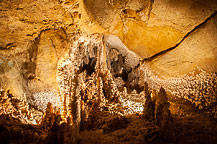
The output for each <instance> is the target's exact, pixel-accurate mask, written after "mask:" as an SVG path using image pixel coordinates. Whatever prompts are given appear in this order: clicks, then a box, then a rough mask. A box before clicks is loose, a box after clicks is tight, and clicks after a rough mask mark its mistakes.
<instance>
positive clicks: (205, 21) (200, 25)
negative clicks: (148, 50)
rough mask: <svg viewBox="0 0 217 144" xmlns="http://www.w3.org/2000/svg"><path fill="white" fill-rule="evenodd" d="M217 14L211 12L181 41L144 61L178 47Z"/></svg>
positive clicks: (144, 60) (145, 59)
mask: <svg viewBox="0 0 217 144" xmlns="http://www.w3.org/2000/svg"><path fill="white" fill-rule="evenodd" d="M216 14H217V11H215V12H214V13H213V14H211V15H210V16H209V17H208V18H207V19H206V20H204V21H203V22H202V23H200V24H199V25H197V26H196V27H195V28H193V29H192V30H191V31H189V32H188V33H187V34H186V35H185V36H184V37H183V38H182V40H181V41H180V42H178V43H177V44H176V45H175V46H173V47H170V48H168V49H166V50H163V51H161V52H159V53H156V54H155V55H153V56H151V57H148V58H144V59H143V60H141V62H142V63H144V62H146V61H152V60H154V59H155V58H157V57H158V56H160V55H163V54H165V53H167V52H169V51H171V50H173V49H175V48H177V47H178V46H179V45H180V44H181V43H182V42H183V41H184V40H185V39H186V38H187V37H188V36H189V35H190V34H192V33H193V32H195V31H196V30H197V29H199V28H200V27H202V26H203V25H204V24H206V23H207V22H208V21H209V20H210V19H211V18H213V17H214V16H215V15H216ZM139 65H140V64H138V65H137V67H138V66H139Z"/></svg>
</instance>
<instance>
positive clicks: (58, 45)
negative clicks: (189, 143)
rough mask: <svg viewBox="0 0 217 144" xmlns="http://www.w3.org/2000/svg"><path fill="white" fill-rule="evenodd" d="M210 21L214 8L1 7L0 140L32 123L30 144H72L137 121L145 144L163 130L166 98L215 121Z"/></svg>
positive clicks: (151, 3) (94, 0)
mask: <svg viewBox="0 0 217 144" xmlns="http://www.w3.org/2000/svg"><path fill="white" fill-rule="evenodd" d="M216 14H217V2H216V1H215V0H206V1H202V0H189V1H186V0H143V1H141V0H121V1H119V0H108V1H104V0H52V1H50V0H17V1H13V0H9V1H8V0H0V116H1V115H2V116H5V115H6V117H7V118H9V119H10V120H5V119H4V118H2V117H1V118H2V119H3V122H2V124H4V123H8V125H9V127H7V126H3V130H4V131H5V133H3V135H4V134H6V135H9V136H8V137H10V138H11V137H13V136H11V135H13V134H11V133H10V132H9V131H10V130H11V131H12V133H13V132H14V133H16V132H17V131H19V129H21V132H23V130H24V129H22V128H21V126H22V125H31V126H30V127H29V126H27V127H25V128H26V129H28V130H29V129H31V127H32V126H35V127H34V129H35V131H34V132H35V133H36V135H34V136H33V137H34V139H35V140H36V143H37V142H39V143H40V142H44V143H46V142H47V143H53V140H52V137H55V141H61V142H63V141H64V142H66V143H67V142H69V143H70V142H73V143H77V142H78V141H79V136H80V134H81V132H83V131H84V130H92V129H94V128H98V129H102V130H103V133H104V134H105V135H106V134H107V133H113V134H115V133H116V132H117V131H119V129H120V131H121V129H125V130H126V131H128V130H127V129H128V128H129V127H131V128H132V125H130V123H131V124H132V123H133V124H135V123H137V121H135V122H134V118H135V117H136V118H135V119H136V120H138V119H139V120H140V114H142V113H143V114H144V117H145V118H146V120H145V122H144V123H143V124H141V123H139V122H138V124H139V125H140V124H141V128H144V127H147V125H146V122H147V123H150V125H151V126H150V127H149V126H148V130H147V131H146V130H144V129H143V130H142V129H138V130H135V131H136V132H138V133H143V134H144V133H145V134H144V135H146V136H147V137H146V136H142V137H146V138H145V139H148V142H150V141H152V140H153V139H155V138H154V137H155V136H156V135H157V134H156V133H158V131H157V130H156V126H157V127H159V128H160V129H166V127H167V126H169V125H170V122H171V121H170V118H171V116H170V115H171V114H170V110H169V109H172V108H171V107H173V105H170V103H169V102H168V99H173V100H174V99H175V100H177V99H183V100H186V101H187V102H189V103H190V104H192V105H193V107H194V108H195V109H198V110H200V111H202V112H203V113H205V114H206V115H209V116H211V117H212V118H217V105H216V104H217V83H216V82H217V63H216V58H217V48H216V46H217V36H216V33H217V16H216ZM148 85H149V87H148ZM161 87H163V88H164V89H163V88H161ZM156 91H159V93H158V94H157V93H156ZM175 100H174V101H175ZM143 105H144V106H143ZM171 113H172V111H171ZM128 115H133V117H130V118H129V117H127V116H128ZM134 115H135V116H134ZM108 117H110V118H109V119H108V120H105V119H107V118H108ZM4 120H5V122H4ZM143 120H144V119H143V118H142V121H143ZM0 121H1V120H0ZM13 121H15V123H16V122H18V130H12V129H13V128H11V127H13V126H12V125H13V124H14V123H13ZM105 123H108V124H105ZM118 123H123V125H120V126H119V125H118ZM152 125H153V127H152ZM43 126H44V127H43ZM116 127H118V129H116ZM64 129H67V130H64ZM150 129H151V131H152V130H153V131H155V132H154V136H152V134H153V133H152V132H149V130H150ZM42 131H43V132H42ZM72 131H73V134H72V135H70V134H69V136H66V135H67V134H68V133H69V132H72ZM39 132H42V134H41V135H40V134H39ZM56 132H57V133H58V134H57V133H56ZM128 132H129V133H133V132H131V131H130V130H129V131H128ZM0 133H1V130H0ZM27 133H28V132H27ZM61 133H63V134H61ZM120 134H121V132H120ZM18 135H19V134H18ZM21 135H22V136H23V137H25V135H26V133H25V132H23V134H21ZM138 135H139V134H138ZM150 135H151V136H150ZM31 136H32V135H31ZM110 136H111V135H110ZM120 137H121V136H120ZM109 138H110V137H109V136H108V139H109ZM122 140H123V141H124V140H125V138H123V139H122ZM6 141H7V140H6ZM108 141H109V140H108ZM123 141H122V142H123ZM144 141H146V140H144V139H143V140H141V141H140V142H144ZM9 142H10V143H13V142H14V141H9ZM21 142H22V141H21ZM29 142H32V141H29Z"/></svg>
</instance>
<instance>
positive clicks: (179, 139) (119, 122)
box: [0, 98, 217, 144]
mask: <svg viewBox="0 0 217 144" xmlns="http://www.w3.org/2000/svg"><path fill="white" fill-rule="evenodd" d="M169 102H170V110H171V114H172V118H173V120H172V124H171V126H168V129H170V131H167V132H164V131H161V130H160V129H158V128H157V127H156V126H155V124H154V122H153V121H147V120H145V119H144V117H143V116H142V115H141V114H132V115H127V116H119V115H109V114H108V113H106V116H105V115H101V116H99V118H97V119H95V120H96V123H98V124H99V125H98V127H94V126H92V127H91V128H87V129H84V130H82V131H81V132H80V134H79V136H78V138H77V139H76V140H75V141H74V142H70V143H79V144H116V143H117V144H119V143H123V144H124V143H125V144H144V143H148V144H166V143H170V144H214V143H217V120H216V119H212V118H210V117H208V116H207V115H205V114H204V113H202V112H201V111H199V110H198V109H196V108H195V107H193V106H192V105H191V104H190V102H188V101H186V100H183V99H174V98H170V100H169ZM117 117H118V119H117ZM120 117H121V118H120ZM49 120H50V121H52V118H51V119H49ZM102 121H103V122H102ZM100 122H102V123H100ZM67 129H70V128H68V126H67V125H66V124H65V125H55V123H53V124H50V123H49V122H47V123H45V124H42V125H24V124H22V123H21V122H20V121H18V120H17V119H14V118H11V117H10V116H7V115H1V116H0V141H1V143H57V144H58V143H63V142H62V141H65V140H64V139H65V137H66V135H68V134H69V135H70V133H72V132H73V129H72V130H71V132H70V131H68V130H67ZM72 139H73V138H72Z"/></svg>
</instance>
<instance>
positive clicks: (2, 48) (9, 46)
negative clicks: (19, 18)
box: [0, 42, 15, 50]
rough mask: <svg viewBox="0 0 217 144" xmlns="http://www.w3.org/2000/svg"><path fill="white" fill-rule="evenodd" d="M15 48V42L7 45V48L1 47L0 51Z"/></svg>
mask: <svg viewBox="0 0 217 144" xmlns="http://www.w3.org/2000/svg"><path fill="white" fill-rule="evenodd" d="M13 47H15V45H14V42H12V43H8V44H6V46H4V47H2V46H0V50H10V49H11V48H13Z"/></svg>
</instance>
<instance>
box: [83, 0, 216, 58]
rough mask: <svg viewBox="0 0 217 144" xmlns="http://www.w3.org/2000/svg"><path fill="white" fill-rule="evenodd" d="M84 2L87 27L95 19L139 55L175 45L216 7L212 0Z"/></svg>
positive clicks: (147, 54) (148, 54)
mask: <svg viewBox="0 0 217 144" xmlns="http://www.w3.org/2000/svg"><path fill="white" fill-rule="evenodd" d="M84 5H85V8H86V11H87V12H88V15H91V18H90V21H89V22H88V23H87V24H89V25H90V27H91V26H92V25H93V24H92V25H91V23H93V21H95V22H97V23H98V24H99V25H100V26H101V27H103V28H104V29H105V31H106V32H107V33H111V34H114V35H117V36H119V37H120V39H121V40H122V41H123V42H124V44H126V46H127V47H128V48H129V49H130V50H133V51H134V52H136V53H137V54H139V55H140V56H142V57H150V56H152V55H154V54H156V53H158V52H160V51H162V50H165V49H168V48H169V47H172V46H174V45H176V44H177V43H178V42H179V41H180V40H181V39H182V38H183V37H184V36H185V35H186V34H187V33H188V32H189V31H191V30H192V29H193V28H194V27H196V26H197V25H199V24H200V23H202V22H203V21H204V20H205V19H207V18H208V17H209V16H210V15H211V14H212V13H213V12H214V11H216V9H217V4H216V2H215V0H208V1H202V0H197V1H193V0H190V1H186V0H181V1H180V0H145V1H140V0H133V1H132V0H124V1H121V2H120V1H103V0H97V1H93V0H85V1H84ZM98 29H99V28H97V29H96V31H98Z"/></svg>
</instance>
